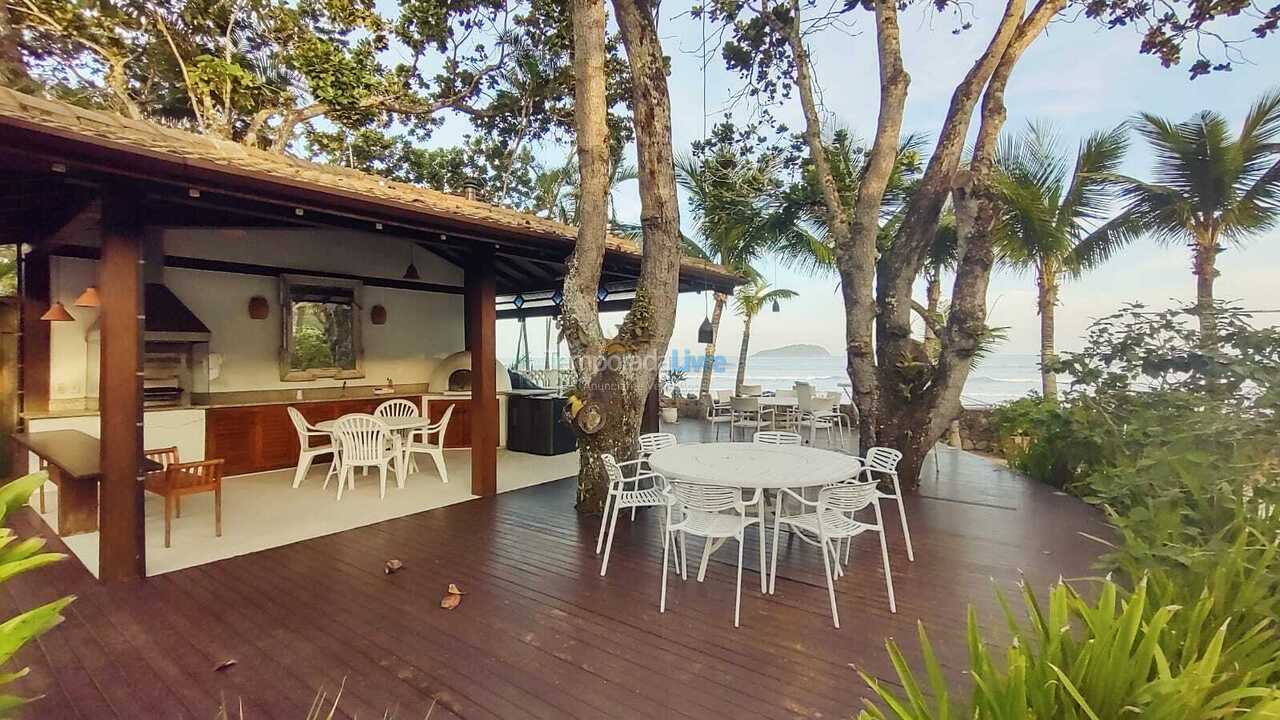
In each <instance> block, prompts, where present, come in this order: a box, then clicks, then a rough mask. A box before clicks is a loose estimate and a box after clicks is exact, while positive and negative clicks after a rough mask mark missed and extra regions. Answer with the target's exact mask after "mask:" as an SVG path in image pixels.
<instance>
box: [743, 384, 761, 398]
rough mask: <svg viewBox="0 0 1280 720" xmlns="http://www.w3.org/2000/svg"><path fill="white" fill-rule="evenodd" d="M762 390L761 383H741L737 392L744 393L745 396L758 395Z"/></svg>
mask: <svg viewBox="0 0 1280 720" xmlns="http://www.w3.org/2000/svg"><path fill="white" fill-rule="evenodd" d="M763 392H764V386H763V385H743V386H742V387H740V388H738V394H739V395H745V396H746V397H760V394H761V393H763Z"/></svg>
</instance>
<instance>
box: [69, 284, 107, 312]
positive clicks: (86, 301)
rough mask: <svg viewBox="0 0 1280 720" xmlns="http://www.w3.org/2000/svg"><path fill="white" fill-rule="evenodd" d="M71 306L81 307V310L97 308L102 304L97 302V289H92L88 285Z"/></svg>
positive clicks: (92, 287)
mask: <svg viewBox="0 0 1280 720" xmlns="http://www.w3.org/2000/svg"><path fill="white" fill-rule="evenodd" d="M72 304H73V305H75V306H76V307H83V308H95V307H98V306H99V305H101V304H102V302H101V301H100V300H98V288H96V287H94V286H93V285H90V286H89V287H87V288H85V289H84V292H82V293H80V297H78V298H76V301H75V302H74V303H72Z"/></svg>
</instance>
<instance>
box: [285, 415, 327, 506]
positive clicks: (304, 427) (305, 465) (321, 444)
mask: <svg viewBox="0 0 1280 720" xmlns="http://www.w3.org/2000/svg"><path fill="white" fill-rule="evenodd" d="M286 410H287V411H288V413H289V419H290V420H292V421H293V429H294V430H296V431H297V432H298V448H299V449H298V467H297V469H295V470H294V471H293V487H294V488H297V487H298V486H300V485H302V480H303V478H305V477H306V476H307V472H308V471H309V470H311V463H312V462H314V461H315V459H316V458H317V457H320V456H321V455H331V456H332V460H331V461H330V462H329V471H328V472H326V473H325V474H324V487H326V488H327V487H329V478H330V477H331V476H332V475H334V474H335V473H337V472H338V447H337V444H336V443H335V442H334V440H333V436H331V435H330V434H329V433H327V432H325V431H323V430H320V429H317V428H316V427H315V426H314V425H312V424H311V423H309V422H307V419H306V418H305V417H303V416H302V413H301V412H299V411H298V408H296V407H293V406H289V407H288V408H286ZM313 443H314V444H313Z"/></svg>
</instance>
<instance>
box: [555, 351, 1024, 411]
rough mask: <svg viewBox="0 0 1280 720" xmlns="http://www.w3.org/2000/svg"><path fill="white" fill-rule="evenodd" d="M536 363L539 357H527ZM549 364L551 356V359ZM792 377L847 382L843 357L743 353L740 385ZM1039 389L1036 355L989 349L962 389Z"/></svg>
mask: <svg viewBox="0 0 1280 720" xmlns="http://www.w3.org/2000/svg"><path fill="white" fill-rule="evenodd" d="M533 360H534V362H533V366H534V367H541V366H542V365H541V362H542V360H541V358H540V357H538V358H534V359H533ZM690 360H692V361H693V362H692V363H691V364H692V365H693V367H694V369H691V370H689V371H688V376H687V377H688V379H687V380H686V381H685V382H684V384H683V385H682V386H681V390H683V391H684V392H686V393H690V392H697V390H698V387H699V384H700V383H701V381H702V357H701V356H700V355H699V356H697V357H696V358H690ZM552 362H553V364H554V360H553V361H552ZM737 364H738V363H737V357H736V356H735V357H734V358H725V360H724V366H723V368H722V369H720V370H717V371H715V372H714V373H713V374H712V376H711V387H712V389H721V388H733V387H734V383H735V381H736V379H737V374H738V368H737ZM797 381H804V382H808V383H812V384H813V386H814V387H815V388H817V389H818V390H820V391H831V390H839V389H841V388H840V383H847V382H849V376H848V374H846V373H845V359H844V358H843V357H839V356H835V355H829V356H826V357H788V358H753V357H749V358H747V372H746V384H748V385H761V386H763V387H764V389H765V390H780V389H783V388H790V387H792V386H793V385H795V383H796V382H797ZM1039 389H1040V358H1039V356H1038V355H1036V354H1020V353H994V354H992V355H990V356H988V357H987V358H986V359H984V360H983V361H982V363H981V364H980V365H979V366H978V367H977V368H976V369H975V370H974V371H973V372H971V373H969V380H968V382H966V383H965V388H964V392H963V394H962V398H963V401H964V403H965V404H966V405H970V406H981V405H991V404H995V403H998V402H1002V401H1005V400H1014V399H1016V398H1020V397H1023V396H1024V395H1026V394H1027V393H1028V392H1030V391H1032V390H1039Z"/></svg>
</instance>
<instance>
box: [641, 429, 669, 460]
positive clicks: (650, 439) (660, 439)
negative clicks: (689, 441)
mask: <svg viewBox="0 0 1280 720" xmlns="http://www.w3.org/2000/svg"><path fill="white" fill-rule="evenodd" d="M675 444H676V436H675V435H672V434H671V433H664V432H656V433H645V434H643V435H641V436H640V454H641V455H646V456H647V455H649V454H650V453H653V452H657V451H658V450H661V449H662V448H669V447H671V446H672V445H675Z"/></svg>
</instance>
